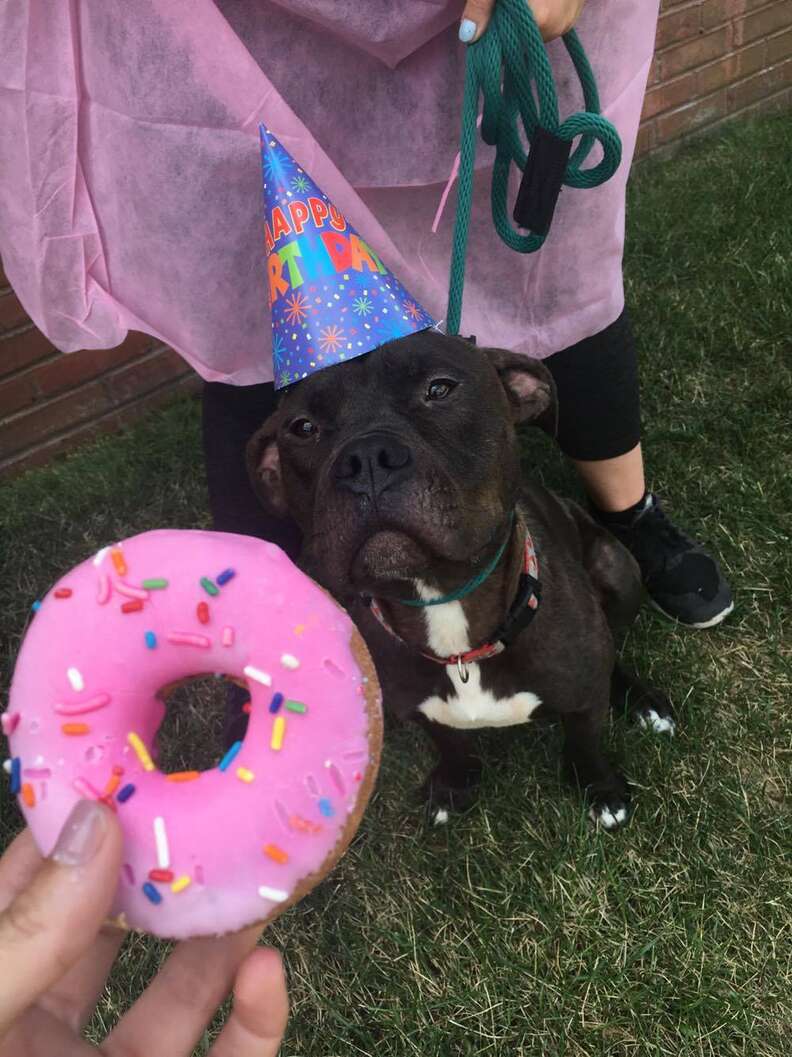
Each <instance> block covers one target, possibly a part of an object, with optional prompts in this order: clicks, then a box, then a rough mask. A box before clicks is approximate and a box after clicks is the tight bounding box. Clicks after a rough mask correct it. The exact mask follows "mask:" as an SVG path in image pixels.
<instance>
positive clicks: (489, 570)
mask: <svg viewBox="0 0 792 1057" xmlns="http://www.w3.org/2000/svg"><path fill="white" fill-rule="evenodd" d="M513 525H514V511H513V510H512V512H511V515H510V517H509V530H508V532H507V533H506V539H505V540H504V541H503V543H502V544H501V545H500V547H499V548H498V552H497V554H496V555H495V557H494V558H493V559H492V561H491V562H490V563H489V565H487V566H486V568H484V569H482V570H481V572H480V573H477V574H476V575H475V576H474V577H473V579H472V580H468V581H467V583H464V584H462V586H461V587H458V588H457V589H456V591H452V592H451V593H450V594H447V595H443V597H442V598H431V599H424V598H399V599H397V600H396V601H397V602H398V604H399V605H400V606H413V607H414V608H416V609H423V608H425V607H426V606H444V605H445V604H446V603H447V602H458V601H459V599H460V598H466V597H467V596H468V595H470V594H473V592H474V591H475V590H476V589H477V588H479V587H481V585H482V584H483V583H484V581H485V580H488V579H489V578H490V576H492V574H493V573H494V572H495V570H496V569H497V568H498V564H499V562H500V560H501V558H502V557H503V555H504V552H505V550H506V547H507V546H508V544H509V540H510V539H511V534H512V526H513Z"/></svg>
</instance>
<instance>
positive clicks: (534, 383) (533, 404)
mask: <svg viewBox="0 0 792 1057" xmlns="http://www.w3.org/2000/svg"><path fill="white" fill-rule="evenodd" d="M482 351H483V352H485V353H486V354H487V356H488V357H489V359H490V362H491V363H492V365H493V367H494V368H495V370H496V371H497V372H498V376H499V377H500V380H501V384H502V385H503V388H504V389H505V390H506V395H507V396H508V398H509V404H510V405H511V409H512V418H513V420H514V422H533V423H534V425H537V426H541V428H542V429H544V430H545V431H546V432H547V433H550V434H551V435H555V432H556V417H557V416H556V388H555V382H554V381H553V376H552V374H550V372H549V371H548V369H547V368H546V367H545V366H544V364H543V363H542V362H541V360H536V359H533V358H532V357H530V356H523V355H520V354H519V353H516V352H508V351H507V350H506V349H483V350H482Z"/></svg>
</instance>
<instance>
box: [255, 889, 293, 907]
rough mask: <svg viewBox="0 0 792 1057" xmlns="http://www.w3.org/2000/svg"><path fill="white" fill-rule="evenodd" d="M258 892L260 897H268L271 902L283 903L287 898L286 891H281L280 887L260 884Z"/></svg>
mask: <svg viewBox="0 0 792 1057" xmlns="http://www.w3.org/2000/svg"><path fill="white" fill-rule="evenodd" d="M258 894H259V895H260V896H261V898H262V899H269V900H271V901H272V902H273V903H284V902H285V901H286V900H287V899H288V898H289V893H288V892H283V891H281V889H280V888H270V887H269V885H261V887H260V888H259V890H258Z"/></svg>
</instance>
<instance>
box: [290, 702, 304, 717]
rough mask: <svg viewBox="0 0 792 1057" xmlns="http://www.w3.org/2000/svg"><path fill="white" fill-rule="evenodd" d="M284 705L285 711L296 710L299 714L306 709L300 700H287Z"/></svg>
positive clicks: (302, 713)
mask: <svg viewBox="0 0 792 1057" xmlns="http://www.w3.org/2000/svg"><path fill="white" fill-rule="evenodd" d="M285 707H286V711H287V712H297V713H298V714H299V715H301V716H304V715H305V713H306V712H307V711H308V709H307V708H306V707H305V705H304V704H303V703H302V701H287V702H286V706H285Z"/></svg>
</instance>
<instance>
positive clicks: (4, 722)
mask: <svg viewBox="0 0 792 1057" xmlns="http://www.w3.org/2000/svg"><path fill="white" fill-rule="evenodd" d="M19 720H20V715H19V713H18V712H4V713H3V714H2V716H0V729H2V731H3V733H4V734H5V735H6V737H8V735H9V734H13V733H14V731H15V730H16V728H17V727H18V726H19Z"/></svg>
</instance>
